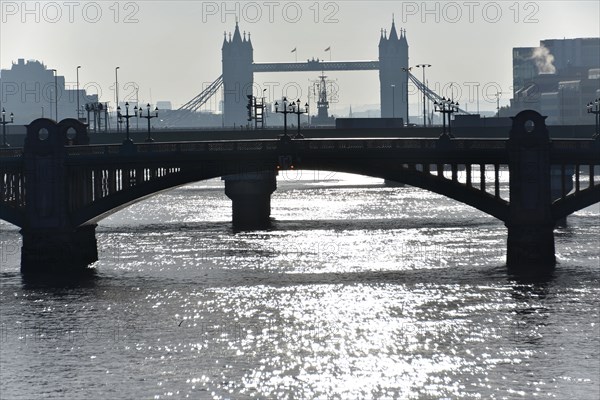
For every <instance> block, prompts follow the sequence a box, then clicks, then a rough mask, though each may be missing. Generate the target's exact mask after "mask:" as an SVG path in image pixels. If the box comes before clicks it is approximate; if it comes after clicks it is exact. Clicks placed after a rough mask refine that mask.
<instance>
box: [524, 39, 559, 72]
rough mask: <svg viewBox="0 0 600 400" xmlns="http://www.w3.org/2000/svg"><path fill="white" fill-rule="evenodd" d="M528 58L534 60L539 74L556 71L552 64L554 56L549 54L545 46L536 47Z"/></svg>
mask: <svg viewBox="0 0 600 400" xmlns="http://www.w3.org/2000/svg"><path fill="white" fill-rule="evenodd" d="M530 59H531V60H534V61H535V65H536V67H537V69H538V73H539V74H554V73H556V68H555V67H554V65H552V63H553V62H554V56H553V55H552V54H550V50H548V48H547V47H544V46H541V47H536V48H535V50H533V53H532V54H531V57H530Z"/></svg>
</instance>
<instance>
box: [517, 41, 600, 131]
mask: <svg viewBox="0 0 600 400" xmlns="http://www.w3.org/2000/svg"><path fill="white" fill-rule="evenodd" d="M599 68H600V38H577V39H551V40H542V41H540V46H539V47H517V48H513V98H512V100H511V110H510V112H511V113H512V114H516V113H518V112H520V111H522V110H525V109H532V110H536V111H538V112H540V113H541V114H543V115H545V116H548V119H547V121H546V122H547V123H548V124H590V123H593V119H590V118H589V115H587V112H586V109H585V106H586V104H587V103H588V102H589V101H590V100H593V99H596V98H598V97H599V96H600V73H599V72H598V71H599Z"/></svg>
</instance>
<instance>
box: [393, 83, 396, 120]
mask: <svg viewBox="0 0 600 400" xmlns="http://www.w3.org/2000/svg"><path fill="white" fill-rule="evenodd" d="M392 118H396V85H392Z"/></svg>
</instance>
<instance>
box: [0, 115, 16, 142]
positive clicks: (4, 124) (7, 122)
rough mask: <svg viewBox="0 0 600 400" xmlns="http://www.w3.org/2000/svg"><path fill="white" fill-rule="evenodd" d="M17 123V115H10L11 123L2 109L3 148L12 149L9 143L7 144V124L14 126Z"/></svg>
mask: <svg viewBox="0 0 600 400" xmlns="http://www.w3.org/2000/svg"><path fill="white" fill-rule="evenodd" d="M13 122H15V115H14V114H13V113H10V121H7V120H6V111H5V110H4V108H2V122H0V123H1V124H2V147H10V145H9V144H8V143H6V124H12V123H13Z"/></svg>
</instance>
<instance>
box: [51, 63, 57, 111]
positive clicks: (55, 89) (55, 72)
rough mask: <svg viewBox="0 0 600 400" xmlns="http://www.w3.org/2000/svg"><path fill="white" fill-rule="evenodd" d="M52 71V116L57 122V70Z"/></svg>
mask: <svg viewBox="0 0 600 400" xmlns="http://www.w3.org/2000/svg"><path fill="white" fill-rule="evenodd" d="M52 73H54V117H55V118H56V122H58V79H57V78H58V77H57V75H58V72H57V71H56V70H55V69H53V70H52Z"/></svg>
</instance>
